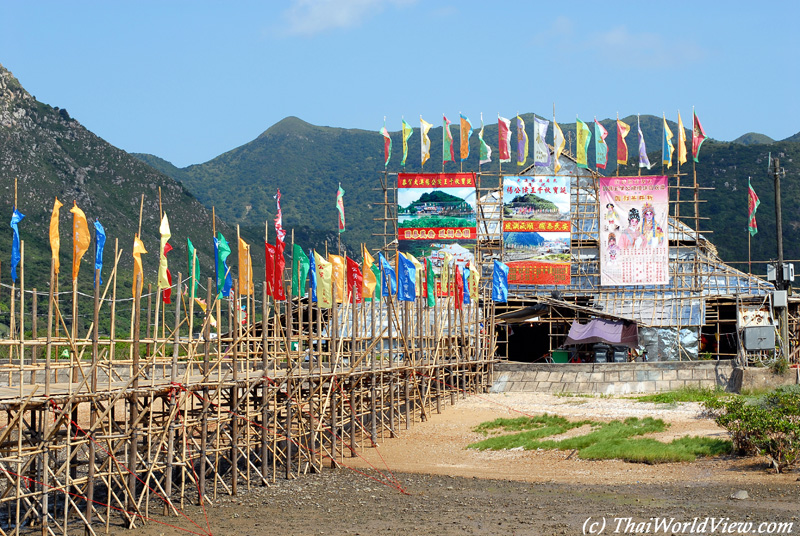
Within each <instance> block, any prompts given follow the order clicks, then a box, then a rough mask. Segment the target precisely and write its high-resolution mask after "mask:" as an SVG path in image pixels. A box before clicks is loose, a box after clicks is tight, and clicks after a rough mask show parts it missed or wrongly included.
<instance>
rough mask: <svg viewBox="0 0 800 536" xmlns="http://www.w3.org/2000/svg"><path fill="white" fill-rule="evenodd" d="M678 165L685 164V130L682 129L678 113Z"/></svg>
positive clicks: (681, 121)
mask: <svg viewBox="0 0 800 536" xmlns="http://www.w3.org/2000/svg"><path fill="white" fill-rule="evenodd" d="M678 163H679V164H685V163H686V129H684V128H683V120H682V119H681V113H680V112H678Z"/></svg>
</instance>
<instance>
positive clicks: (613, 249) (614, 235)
mask: <svg viewBox="0 0 800 536" xmlns="http://www.w3.org/2000/svg"><path fill="white" fill-rule="evenodd" d="M667 186H668V184H667V177H665V176H651V177H599V178H598V189H599V200H600V284H601V285H604V286H607V285H666V284H669V243H668V240H667V234H666V230H667V223H668V217H669V193H668V192H669V190H668V188H667Z"/></svg>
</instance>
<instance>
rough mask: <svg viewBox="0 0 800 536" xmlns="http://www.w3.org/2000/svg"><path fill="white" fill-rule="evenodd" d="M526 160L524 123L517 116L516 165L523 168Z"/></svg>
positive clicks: (526, 149)
mask: <svg viewBox="0 0 800 536" xmlns="http://www.w3.org/2000/svg"><path fill="white" fill-rule="evenodd" d="M527 160H528V133H527V132H525V121H523V120H522V118H521V117H520V116H517V165H518V166H524V165H525V162H526V161H527Z"/></svg>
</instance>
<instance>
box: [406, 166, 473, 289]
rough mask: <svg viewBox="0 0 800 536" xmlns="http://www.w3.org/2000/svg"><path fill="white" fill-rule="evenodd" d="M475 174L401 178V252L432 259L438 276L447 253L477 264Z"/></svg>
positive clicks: (425, 175) (457, 259)
mask: <svg viewBox="0 0 800 536" xmlns="http://www.w3.org/2000/svg"><path fill="white" fill-rule="evenodd" d="M475 206H476V200H475V174H474V173H399V174H398V175H397V239H398V241H399V243H398V249H399V250H400V251H402V252H404V253H410V254H412V255H414V256H416V257H431V259H432V261H433V263H434V271H435V272H436V273H437V274H438V273H439V270H440V268H441V265H442V262H443V259H444V258H445V253H449V254H450V255H451V256H452V257H453V259H455V261H456V262H457V263H459V264H460V265H463V264H465V263H466V262H467V261H470V260H472V261H474V256H475V254H474V252H475V244H476V243H477V238H478V237H477V233H476V223H475V221H476V220H475Z"/></svg>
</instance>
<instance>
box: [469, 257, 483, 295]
mask: <svg viewBox="0 0 800 536" xmlns="http://www.w3.org/2000/svg"><path fill="white" fill-rule="evenodd" d="M480 279H481V276H480V274H479V273H478V268H477V267H476V266H475V265H474V264H473V263H472V262H470V263H469V281H468V284H469V298H470V300H471V301H472V303H474V304H477V303H478V283H479V282H480Z"/></svg>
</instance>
